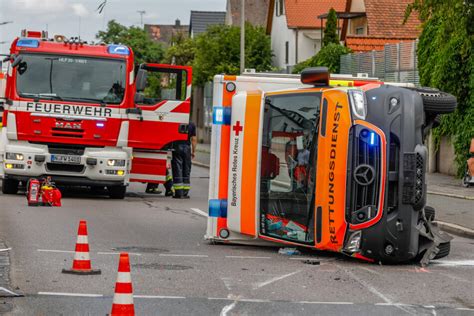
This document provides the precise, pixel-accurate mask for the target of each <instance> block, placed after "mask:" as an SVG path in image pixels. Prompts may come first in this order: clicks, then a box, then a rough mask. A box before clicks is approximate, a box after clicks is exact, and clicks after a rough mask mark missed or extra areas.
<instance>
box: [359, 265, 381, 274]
mask: <svg viewBox="0 0 474 316" xmlns="http://www.w3.org/2000/svg"><path fill="white" fill-rule="evenodd" d="M358 268H359V269H362V270H365V271H367V272H370V273H373V274H376V275H379V276H382V274H381V273H380V272H377V271H375V270H372V269H370V268H366V267H358Z"/></svg>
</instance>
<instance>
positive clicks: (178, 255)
mask: <svg viewBox="0 0 474 316" xmlns="http://www.w3.org/2000/svg"><path fill="white" fill-rule="evenodd" d="M159 256H160V257H195V258H209V256H208V255H191V254H189V255H188V254H179V253H176V254H175V253H160V254H159Z"/></svg>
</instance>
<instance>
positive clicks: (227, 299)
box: [207, 297, 233, 301]
mask: <svg viewBox="0 0 474 316" xmlns="http://www.w3.org/2000/svg"><path fill="white" fill-rule="evenodd" d="M207 299H208V300H209V301H233V299H230V298H227V297H208V298H207Z"/></svg>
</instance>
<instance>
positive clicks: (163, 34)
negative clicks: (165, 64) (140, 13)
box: [145, 19, 189, 47]
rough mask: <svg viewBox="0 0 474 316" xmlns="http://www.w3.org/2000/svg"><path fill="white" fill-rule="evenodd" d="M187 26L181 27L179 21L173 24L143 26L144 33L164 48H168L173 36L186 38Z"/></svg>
mask: <svg viewBox="0 0 474 316" xmlns="http://www.w3.org/2000/svg"><path fill="white" fill-rule="evenodd" d="M188 29H189V26H188V25H181V21H180V20H179V19H177V20H176V22H175V24H172V25H167V24H145V32H146V33H147V34H148V36H149V37H150V38H151V39H152V40H153V41H155V42H158V43H162V44H163V45H164V46H165V47H167V46H170V45H171V44H172V43H171V42H172V39H173V37H174V36H176V35H178V34H181V35H182V36H185V37H187V36H188Z"/></svg>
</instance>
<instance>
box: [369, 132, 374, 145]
mask: <svg viewBox="0 0 474 316" xmlns="http://www.w3.org/2000/svg"><path fill="white" fill-rule="evenodd" d="M369 143H370V145H372V146H373V145H375V133H374V132H370V141H369Z"/></svg>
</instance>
